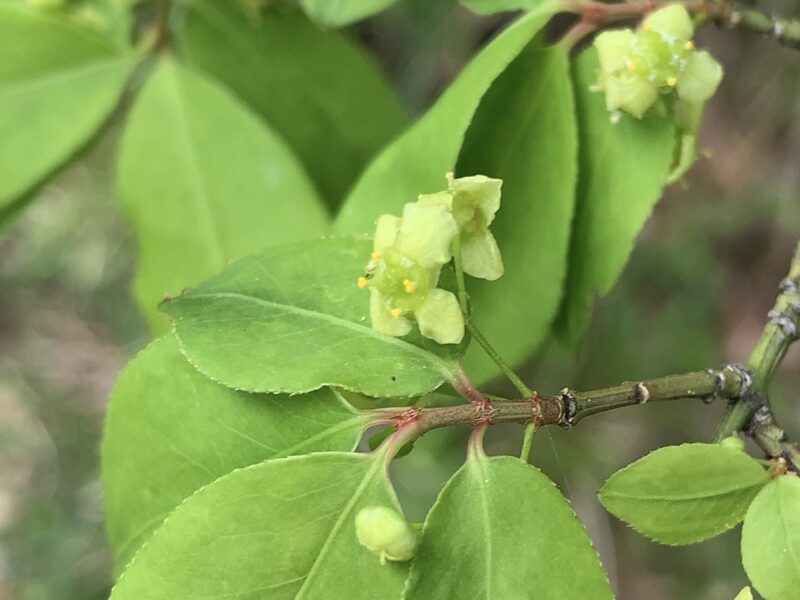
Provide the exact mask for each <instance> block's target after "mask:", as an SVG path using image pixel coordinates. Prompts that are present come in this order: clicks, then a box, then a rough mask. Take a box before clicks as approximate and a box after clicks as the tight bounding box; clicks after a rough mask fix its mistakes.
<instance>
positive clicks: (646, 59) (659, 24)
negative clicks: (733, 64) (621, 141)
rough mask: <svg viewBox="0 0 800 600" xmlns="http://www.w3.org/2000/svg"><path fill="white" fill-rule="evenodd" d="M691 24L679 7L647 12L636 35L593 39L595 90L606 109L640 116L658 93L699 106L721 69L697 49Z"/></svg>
mask: <svg viewBox="0 0 800 600" xmlns="http://www.w3.org/2000/svg"><path fill="white" fill-rule="evenodd" d="M693 35H694V25H693V24H692V20H691V17H690V16H689V13H688V12H687V11H686V8H684V6H683V5H681V4H671V5H669V6H666V7H664V8H661V9H659V10H657V11H655V12H653V13H651V14H650V15H649V16H648V17H647V18H646V19H644V21H643V22H642V25H641V27H640V28H639V30H638V31H636V32H634V31H632V30H630V29H623V30H615V31H607V32H604V33H601V34H600V35H599V36H597V38H596V39H595V42H594V45H595V47H596V48H597V53H598V56H599V59H600V78H599V79H600V80H599V82H598V84H599V87H600V88H601V89H603V90H604V91H605V94H606V107H607V108H608V110H610V111H616V110H624V111H625V112H628V113H630V114H632V115H633V116H635V117H637V118H641V117H642V116H643V115H644V114H645V113H646V112H647V111H648V110H649V109H650V108H651V107H652V106H654V105H655V104H656V102H657V101H658V98H659V96H660V95H661V94H671V93H673V91H677V95H678V98H679V99H680V100H682V101H684V102H686V103H688V104H691V105H701V104H702V103H703V102H705V101H706V100H708V99H709V98H710V97H711V96H712V95H713V94H714V92H715V91H716V89H717V87H718V86H719V82H720V80H721V79H722V67H721V66H720V65H719V63H717V62H716V61H715V60H714V59H713V58H712V57H711V55H710V54H709V53H708V52H705V51H698V50H696V49H695V47H694V43H693V42H692V37H693Z"/></svg>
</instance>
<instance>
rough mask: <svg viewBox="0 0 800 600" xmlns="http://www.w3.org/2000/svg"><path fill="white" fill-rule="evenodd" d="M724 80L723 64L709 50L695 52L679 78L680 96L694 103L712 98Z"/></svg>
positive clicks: (687, 60)
mask: <svg viewBox="0 0 800 600" xmlns="http://www.w3.org/2000/svg"><path fill="white" fill-rule="evenodd" d="M720 81H722V66H721V65H720V64H719V63H718V62H717V61H715V60H714V59H713V58H712V56H711V55H710V54H709V53H708V52H705V51H703V52H693V53H691V54H690V55H689V57H688V58H687V59H686V66H685V67H684V69H683V72H682V73H681V75H680V78H679V79H678V96H680V98H681V99H682V100H685V101H686V102H689V103H692V104H701V103H703V102H705V101H706V100H708V99H709V98H711V96H713V95H714V92H716V91H717V87H719V83H720Z"/></svg>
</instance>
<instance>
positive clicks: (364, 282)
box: [358, 277, 367, 290]
mask: <svg viewBox="0 0 800 600" xmlns="http://www.w3.org/2000/svg"><path fill="white" fill-rule="evenodd" d="M358 287H360V288H361V289H362V290H363V289H364V288H365V287H367V278H366V277H359V278H358Z"/></svg>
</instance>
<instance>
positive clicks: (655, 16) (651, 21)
mask: <svg viewBox="0 0 800 600" xmlns="http://www.w3.org/2000/svg"><path fill="white" fill-rule="evenodd" d="M642 30H643V31H655V32H658V33H660V34H661V35H662V36H664V37H665V38H667V39H668V40H669V39H670V38H671V39H674V40H683V41H686V40H690V39H691V38H692V36H693V35H694V25H693V24H692V18H691V17H690V16H689V13H688V12H687V11H686V8H685V7H684V6H683V5H682V4H670V5H669V6H665V7H664V8H660V9H658V10H657V11H655V12H653V13H650V15H648V16H647V18H646V19H645V20H644V21H643V22H642Z"/></svg>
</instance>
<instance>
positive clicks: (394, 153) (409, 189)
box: [335, 2, 555, 234]
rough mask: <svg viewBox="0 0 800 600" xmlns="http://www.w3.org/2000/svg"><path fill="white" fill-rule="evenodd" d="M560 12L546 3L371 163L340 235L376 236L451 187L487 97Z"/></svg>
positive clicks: (347, 207) (339, 224) (342, 216)
mask: <svg viewBox="0 0 800 600" xmlns="http://www.w3.org/2000/svg"><path fill="white" fill-rule="evenodd" d="M554 12H555V5H554V4H553V3H551V2H548V3H546V4H543V5H542V6H540V7H539V9H537V10H536V11H534V12H533V13H531V14H529V15H527V16H526V17H524V18H522V19H520V20H518V21H517V22H515V23H514V24H512V25H511V26H510V27H509V28H508V29H506V30H505V31H503V33H502V34H500V36H498V37H497V38H496V39H495V40H494V41H493V42H491V43H490V44H489V45H488V46H486V48H484V49H483V50H482V51H481V52H480V53H479V54H478V55H477V56H476V57H475V58H474V59H473V60H472V61H471V62H470V63H469V64H468V65H467V66H466V67H465V68H464V70H463V71H462V72H461V74H460V75H459V76H458V78H457V79H456V80H455V81H454V82H453V83H452V84H451V85H450V87H449V88H447V90H446V91H445V92H444V93H443V94H442V95H441V97H440V98H439V99H438V100H437V101H436V103H435V104H434V105H433V107H432V108H431V109H430V110H429V111H428V112H427V113H426V114H425V115H424V116H423V117H422V118H421V119H420V120H419V121H417V122H416V123H415V124H414V126H413V127H411V128H410V129H409V130H408V131H406V133H404V134H403V135H402V136H401V137H400V138H398V139H397V141H395V142H394V143H392V144H391V145H390V146H388V147H387V148H386V149H385V150H384V151H383V152H382V153H381V154H380V155H378V157H377V158H376V159H375V160H374V161H373V162H372V163H371V164H370V165H369V167H368V168H367V170H366V171H365V172H364V174H363V175H362V176H361V178H360V179H359V181H358V183H356V185H355V187H354V189H353V191H352V192H351V193H350V195H349V196H348V198H347V200H346V201H345V204H344V205H343V206H342V210H341V212H340V213H339V215H338V217H337V219H336V223H335V229H336V231H338V232H340V233H370V234H371V233H372V231H373V229H374V227H375V219H376V217H378V216H379V215H380V214H383V213H392V214H400V212H401V208H402V206H403V204H405V203H406V202H413V201H414V200H415V199H416V198H417V195H418V194H420V193H427V192H436V191H438V190H441V189H444V188H445V187H446V183H445V180H444V174H445V172H447V171H451V170H453V169H454V167H455V164H456V159H457V158H458V153H459V151H460V150H461V145H462V143H463V142H464V137H465V135H466V132H467V128H468V127H469V124H470V122H471V120H472V117H473V115H474V113H475V111H476V110H477V108H478V104H479V103H480V101H481V98H483V96H484V94H485V93H486V91H487V90H488V89H489V86H490V85H491V84H492V82H493V81H494V80H495V79H497V78H498V77H499V76H500V74H501V73H502V72H503V71H504V70H505V69H506V67H508V65H509V63H510V62H511V61H512V60H514V58H515V57H516V56H517V55H518V54H519V53H520V51H522V49H523V48H524V47H525V46H526V45H527V44H528V42H530V40H531V39H532V38H533V37H534V36H535V35H536V33H537V32H539V30H541V28H542V27H543V26H544V24H545V23H546V22H547V20H548V19H549V18H550V17H551V16H552V15H553V13H554ZM473 174H474V173H470V175H473ZM483 174H484V175H489V176H493V175H494V174H493V173H483Z"/></svg>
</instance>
